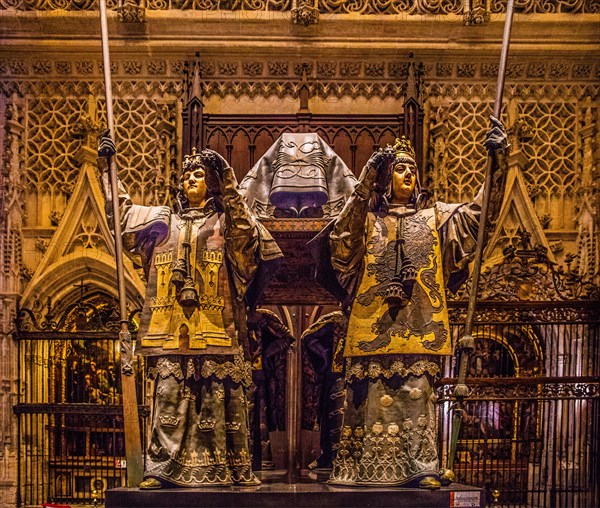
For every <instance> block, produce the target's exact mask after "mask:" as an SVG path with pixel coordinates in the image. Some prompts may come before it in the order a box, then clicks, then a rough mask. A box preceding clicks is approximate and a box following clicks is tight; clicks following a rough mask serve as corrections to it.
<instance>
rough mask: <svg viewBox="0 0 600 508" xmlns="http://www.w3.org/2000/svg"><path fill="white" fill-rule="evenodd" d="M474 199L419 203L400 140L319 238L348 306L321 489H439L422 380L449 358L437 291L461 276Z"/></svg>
mask: <svg viewBox="0 0 600 508" xmlns="http://www.w3.org/2000/svg"><path fill="white" fill-rule="evenodd" d="M485 146H486V147H487V149H488V151H489V152H490V154H491V156H492V159H493V167H494V173H493V174H494V180H495V182H494V187H493V192H492V195H491V201H492V202H491V215H492V217H494V216H495V215H496V214H497V212H498V209H499V206H500V204H501V198H502V186H503V182H504V176H505V174H506V171H505V168H504V160H505V155H504V151H505V148H506V147H507V143H506V134H505V131H504V127H503V126H502V124H501V123H500V122H499V121H498V120H496V119H494V118H492V127H491V129H490V130H489V131H488V134H487V138H486V140H485ZM481 199H482V193H481V192H480V193H479V194H478V196H477V197H476V198H475V199H474V200H473V202H471V203H462V204H453V205H449V204H446V203H439V202H438V203H435V204H434V205H433V206H432V207H431V208H424V207H423V205H422V200H421V199H420V185H419V182H418V178H417V168H416V163H415V153H414V149H413V148H412V146H411V144H410V142H409V141H408V140H407V139H405V138H402V139H401V140H398V141H397V142H396V144H395V145H394V147H393V149H392V147H388V148H387V149H385V150H380V151H378V152H375V153H374V154H373V155H372V156H371V158H370V159H369V161H368V162H367V164H366V166H365V167H364V169H363V171H362V174H361V177H360V179H359V183H358V185H357V186H356V188H355V189H354V192H353V194H352V196H351V198H350V199H349V200H348V202H347V203H346V205H345V207H344V210H343V211H342V212H341V213H340V215H339V216H338V217H337V219H336V221H335V222H334V224H333V225H332V226H331V228H330V229H329V230H326V231H325V232H323V233H322V237H323V236H325V234H326V233H328V248H329V251H330V253H331V260H332V266H333V269H334V270H335V275H336V276H337V280H338V282H339V284H340V285H341V286H342V287H343V288H344V289H345V290H346V298H345V300H344V301H343V304H344V305H345V306H347V307H349V308H350V313H349V324H348V333H347V336H346V344H345V348H344V356H345V357H348V358H349V359H350V361H349V363H348V364H347V365H346V408H345V414H344V423H343V428H342V438H341V441H340V447H339V449H338V453H337V456H336V458H335V460H334V463H333V471H332V474H331V478H330V483H333V484H342V485H407V486H412V485H418V486H420V487H423V488H438V487H439V486H440V482H439V476H438V470H439V466H438V450H437V447H436V426H437V422H436V410H435V406H434V401H435V394H434V391H433V381H434V379H435V378H436V376H438V374H439V372H440V367H439V358H440V357H441V356H442V355H449V354H451V353H452V345H451V343H450V336H449V326H448V315H447V306H446V296H445V289H446V288H448V289H449V290H451V291H456V290H457V289H458V287H459V286H460V284H462V283H463V282H464V281H465V279H466V277H467V276H468V266H469V261H470V260H471V258H472V255H473V253H474V250H475V245H476V237H477V229H478V224H479V215H480V201H481Z"/></svg>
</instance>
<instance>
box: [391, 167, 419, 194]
mask: <svg viewBox="0 0 600 508" xmlns="http://www.w3.org/2000/svg"><path fill="white" fill-rule="evenodd" d="M416 183H417V165H416V164H415V162H414V161H406V160H405V161H403V162H398V163H397V164H396V165H395V166H394V174H393V176H392V203H397V204H407V203H408V202H409V201H410V198H411V196H412V194H413V191H414V190H415V185H416Z"/></svg>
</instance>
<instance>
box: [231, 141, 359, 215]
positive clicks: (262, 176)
mask: <svg viewBox="0 0 600 508" xmlns="http://www.w3.org/2000/svg"><path fill="white" fill-rule="evenodd" d="M355 183H356V178H355V177H354V175H353V174H352V172H351V171H350V170H349V169H348V167H347V166H346V164H344V162H343V161H342V160H341V159H340V158H339V157H338V156H337V154H336V153H335V152H334V151H333V150H332V149H331V147H330V146H329V145H327V144H326V143H325V141H323V139H322V138H321V137H320V136H319V135H318V134H316V133H304V134H302V133H300V134H295V133H290V132H286V133H284V134H282V135H281V136H280V137H279V138H278V139H277V141H275V143H273V145H272V146H271V148H269V150H267V153H265V155H263V156H262V157H261V158H260V160H259V161H258V162H257V163H256V164H255V165H254V167H253V168H252V169H251V170H250V171H249V172H248V174H247V175H246V177H245V178H244V179H243V180H242V183H241V184H240V189H241V190H242V192H243V193H244V195H245V197H246V199H247V201H248V204H249V205H250V207H251V208H252V210H253V211H254V212H255V213H256V215H257V217H259V218H271V217H334V216H336V215H337V214H338V213H339V212H340V211H341V210H342V207H343V206H344V203H345V202H346V199H347V198H348V197H349V196H350V194H351V193H352V189H353V188H354V185H355Z"/></svg>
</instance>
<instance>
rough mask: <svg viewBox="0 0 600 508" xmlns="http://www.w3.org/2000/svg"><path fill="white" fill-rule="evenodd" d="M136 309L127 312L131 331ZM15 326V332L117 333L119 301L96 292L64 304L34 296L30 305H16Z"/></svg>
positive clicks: (118, 326)
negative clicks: (43, 300)
mask: <svg viewBox="0 0 600 508" xmlns="http://www.w3.org/2000/svg"><path fill="white" fill-rule="evenodd" d="M83 286H85V285H82V287H83ZM85 287H87V286H85ZM138 313H139V310H135V311H133V312H131V314H130V316H129V322H130V325H129V329H130V331H135V330H136V324H135V322H136V321H137V318H136V315H137V314H138ZM16 329H17V335H18V333H22V332H47V333H50V332H73V331H93V332H112V333H118V332H119V330H120V329H121V325H120V315H119V303H118V302H117V301H116V300H115V299H114V298H112V297H110V296H107V295H104V294H98V293H97V294H94V295H91V296H90V297H82V298H80V299H79V300H78V301H77V302H75V303H70V304H66V305H63V304H60V303H59V304H57V305H54V304H53V302H52V300H51V299H50V298H48V299H47V300H46V302H45V303H44V302H42V301H41V300H38V299H36V300H34V301H33V303H32V304H31V306H30V307H21V308H19V309H18V312H17V317H16Z"/></svg>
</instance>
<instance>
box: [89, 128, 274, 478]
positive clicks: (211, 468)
mask: <svg viewBox="0 0 600 508" xmlns="http://www.w3.org/2000/svg"><path fill="white" fill-rule="evenodd" d="M115 151H116V150H115V145H114V143H113V141H112V140H111V138H110V137H109V136H108V134H105V135H103V136H102V137H101V139H100V145H99V149H98V154H99V166H100V168H101V169H102V168H104V167H105V166H106V163H107V162H108V159H109V158H110V157H112V156H113V155H114V154H115ZM102 176H103V179H104V183H105V185H104V188H105V189H106V188H107V185H108V183H107V174H106V171H103V175H102ZM105 194H106V196H110V193H109V192H106V193H105ZM119 206H120V211H121V213H120V217H121V221H122V230H123V240H124V241H123V244H124V246H125V248H126V249H127V250H128V251H129V254H130V255H131V256H132V257H133V258H134V261H137V262H138V263H139V266H141V267H143V269H144V271H145V274H146V280H147V291H146V297H145V301H144V306H143V310H142V315H141V319H140V328H139V331H138V340H137V348H136V353H137V354H141V355H145V356H146V357H147V360H148V365H149V369H148V371H149V374H150V376H151V377H152V378H153V379H154V401H153V411H152V422H151V430H150V439H149V445H148V448H147V456H146V467H145V471H144V481H143V482H142V484H141V485H140V487H141V488H144V489H158V488H161V487H175V486H179V487H202V486H226V485H257V484H259V483H260V481H259V480H258V479H257V478H256V476H255V475H254V473H253V472H252V463H251V454H250V449H249V429H248V405H249V404H248V390H249V388H250V387H251V383H252V366H251V363H250V361H251V358H250V354H249V349H248V347H247V346H248V343H247V337H246V333H247V322H246V312H247V308H251V307H254V305H255V303H256V302H255V300H256V298H257V297H258V295H259V294H260V291H261V289H262V288H263V287H264V286H265V284H266V282H267V278H268V274H269V273H272V272H273V271H274V270H273V269H272V268H273V267H272V266H271V265H273V264H274V263H276V262H277V261H278V260H279V258H281V256H282V254H281V251H280V250H279V248H278V246H277V244H276V243H275V241H274V240H273V238H272V237H271V235H270V234H269V232H268V231H267V230H266V229H264V228H263V227H262V226H261V225H260V223H258V222H257V220H256V219H255V217H254V215H253V214H252V212H251V211H250V210H249V208H248V206H247V205H246V201H245V199H244V198H243V196H242V195H241V194H240V191H239V190H238V186H237V181H236V178H235V174H234V171H233V169H232V168H231V167H230V166H229V164H228V163H227V162H226V161H225V159H223V157H221V156H220V155H219V154H218V153H216V152H214V151H212V150H203V151H201V152H200V153H196V152H195V151H194V153H192V154H191V155H188V156H186V157H185V158H184V160H183V164H182V171H181V175H180V179H179V188H178V190H177V196H176V200H175V206H174V209H171V208H169V207H165V206H140V205H136V204H133V203H132V202H131V199H130V198H129V195H128V194H127V192H126V191H125V189H124V188H123V186H122V185H121V184H120V183H119ZM107 209H108V210H110V209H111V207H110V206H107ZM109 220H110V217H109Z"/></svg>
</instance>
